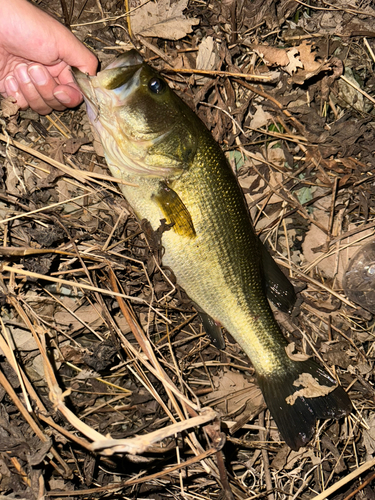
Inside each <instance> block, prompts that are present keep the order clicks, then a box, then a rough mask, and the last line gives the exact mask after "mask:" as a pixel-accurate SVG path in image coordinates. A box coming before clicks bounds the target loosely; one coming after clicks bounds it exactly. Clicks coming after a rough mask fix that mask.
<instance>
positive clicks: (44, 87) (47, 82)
mask: <svg viewBox="0 0 375 500" xmlns="http://www.w3.org/2000/svg"><path fill="white" fill-rule="evenodd" d="M27 73H28V75H29V77H30V78H31V81H32V83H33V84H34V86H35V90H36V91H37V92H38V94H39V95H40V97H41V98H42V99H43V101H44V102H45V103H46V104H47V105H48V106H50V107H51V108H52V109H56V110H59V111H62V110H63V109H65V104H64V103H63V102H62V101H61V100H57V99H56V97H55V95H54V91H55V89H56V87H57V86H58V84H57V83H56V81H55V79H54V78H53V77H52V76H51V74H50V73H49V71H48V69H47V68H46V67H44V66H42V65H41V64H30V65H29V66H28V67H27Z"/></svg>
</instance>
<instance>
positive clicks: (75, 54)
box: [58, 27, 98, 75]
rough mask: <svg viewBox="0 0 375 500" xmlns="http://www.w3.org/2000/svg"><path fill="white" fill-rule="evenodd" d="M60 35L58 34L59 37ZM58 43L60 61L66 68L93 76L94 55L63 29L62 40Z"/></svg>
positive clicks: (96, 65)
mask: <svg viewBox="0 0 375 500" xmlns="http://www.w3.org/2000/svg"><path fill="white" fill-rule="evenodd" d="M61 34H62V33H60V35H61ZM59 38H60V40H59V42H58V47H59V57H60V60H61V61H63V62H65V63H66V64H67V65H68V66H73V67H75V68H78V69H79V70H80V71H82V73H88V74H89V75H95V73H96V69H97V67H98V60H97V58H96V57H95V55H94V54H93V53H92V52H91V51H90V50H89V49H88V48H86V47H85V46H84V45H83V43H81V42H80V41H79V40H78V38H76V37H75V36H74V35H73V33H71V32H70V31H69V30H68V29H67V28H65V27H64V35H63V38H64V39H63V40H62V39H61V36H60V37H59Z"/></svg>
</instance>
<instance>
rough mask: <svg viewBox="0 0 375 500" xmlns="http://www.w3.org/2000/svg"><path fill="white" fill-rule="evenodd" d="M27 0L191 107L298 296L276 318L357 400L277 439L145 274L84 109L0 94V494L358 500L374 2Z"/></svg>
mask: <svg viewBox="0 0 375 500" xmlns="http://www.w3.org/2000/svg"><path fill="white" fill-rule="evenodd" d="M37 3H38V5H39V6H40V7H42V8H45V9H46V10H47V11H48V12H49V13H51V14H52V15H54V16H56V17H57V18H58V19H59V20H60V21H61V22H63V23H65V24H66V25H68V26H70V28H71V29H72V31H73V32H74V33H75V34H76V35H77V36H78V37H79V38H80V39H81V40H82V41H83V42H84V43H85V44H86V45H87V46H88V47H89V48H90V49H92V50H93V51H94V52H95V53H96V55H97V56H98V58H99V60H100V62H101V65H102V67H105V65H106V64H107V63H108V62H109V61H110V60H112V59H113V58H114V57H115V56H116V55H118V54H121V53H122V52H124V51H125V50H129V49H130V48H134V47H135V48H137V49H138V50H140V51H141V53H142V55H143V56H144V57H145V58H146V59H147V60H148V61H149V62H150V64H152V65H153V66H154V67H156V68H157V69H159V70H160V71H161V72H162V74H163V76H164V77H165V79H166V80H167V81H168V83H169V84H170V86H172V88H173V89H174V90H175V91H176V92H177V93H178V94H179V95H180V96H181V97H182V98H183V99H184V100H185V101H186V102H187V103H188V104H189V105H190V106H191V107H192V108H193V109H194V110H195V111H196V112H197V114H198V115H199V116H200V117H201V119H202V120H203V121H204V123H205V124H206V125H207V127H208V128H209V129H210V130H211V132H212V134H213V135H214V137H215V139H216V140H217V141H218V142H219V143H220V144H221V146H222V147H223V149H224V150H225V152H226V155H227V158H228V161H229V162H230V164H231V166H232V168H233V169H234V170H235V171H236V173H237V174H238V178H239V182H240V184H241V186H242V187H243V189H244V193H245V196H246V199H247V201H248V204H249V208H250V211H251V215H252V217H253V221H254V225H255V229H256V231H257V233H258V234H259V236H260V238H261V239H262V240H263V241H265V242H266V244H267V245H268V247H269V249H270V252H271V253H272V255H273V256H274V258H275V260H276V261H277V262H278V263H279V265H280V267H281V268H282V269H283V270H284V272H285V273H286V274H287V275H288V276H289V277H290V279H291V281H292V283H293V284H294V286H295V288H296V290H297V292H298V294H297V295H298V298H297V303H296V305H295V307H294V310H293V311H292V313H291V315H289V314H286V313H282V312H280V311H278V310H277V309H275V316H276V319H277V321H278V322H279V324H280V325H281V327H282V329H283V332H284V334H285V336H286V337H287V338H288V340H289V342H291V343H294V348H295V351H296V352H297V353H299V354H302V355H313V356H315V357H317V358H318V359H320V361H321V362H322V363H325V365H326V366H327V367H328V368H329V369H330V371H331V373H333V374H334V375H335V376H336V377H337V379H338V380H339V381H340V383H341V384H342V385H343V387H344V388H345V389H346V390H347V391H348V394H349V395H350V398H351V400H352V402H353V405H354V410H353V412H352V414H351V415H350V416H349V417H348V418H345V419H342V420H340V421H335V420H332V421H325V422H319V423H318V424H317V429H316V435H315V437H314V439H313V440H312V441H311V442H310V443H309V445H308V446H307V447H306V448H303V449H300V450H299V451H298V452H294V451H291V450H290V449H289V448H288V447H287V446H286V444H285V443H283V442H282V440H281V438H280V435H279V433H278V431H277V428H276V426H275V425H274V423H273V421H272V419H271V418H270V415H269V413H268V411H267V409H266V406H265V404H264V402H263V399H262V396H261V394H260V391H259V389H258V386H257V384H256V379H255V377H254V370H253V369H252V367H251V364H250V363H249V361H248V359H247V358H246V356H245V355H244V354H243V353H242V351H241V349H240V348H239V346H238V345H237V344H236V343H235V341H234V340H233V339H232V338H231V337H230V335H227V334H225V339H226V349H225V350H222V351H219V350H217V349H216V348H215V347H214V346H213V345H212V343H211V341H210V339H209V338H208V337H207V336H206V335H205V332H204V330H203V328H202V325H201V323H200V321H199V320H198V318H197V313H196V311H195V310H194V308H193V307H192V305H191V304H190V302H189V299H188V298H187V297H186V295H185V294H184V293H183V291H182V290H180V289H179V288H178V286H176V284H175V283H174V281H173V275H171V274H170V272H169V270H167V269H163V268H162V266H161V264H160V248H158V245H157V244H155V245H153V244H151V243H150V238H148V239H146V238H145V235H144V232H143V230H145V232H146V234H147V225H145V224H143V225H142V226H141V225H140V224H139V222H138V221H137V220H136V219H135V218H134V217H133V215H132V213H131V210H130V208H129V207H128V205H127V203H126V201H125V200H124V199H123V197H122V196H121V194H120V191H119V188H118V184H117V182H116V180H115V179H113V178H111V177H110V176H109V172H108V171H107V169H106V165H105V161H104V158H103V157H102V151H101V147H100V144H99V143H98V142H97V141H95V140H94V139H93V136H92V132H91V129H90V125H89V122H88V119H87V117H86V114H85V108H84V105H82V106H81V107H80V108H79V109H75V110H68V111H65V112H64V113H52V114H51V115H49V116H47V117H41V116H38V115H37V114H36V113H34V112H32V111H30V110H28V111H19V110H18V109H17V107H14V106H13V105H12V103H11V102H9V101H4V100H3V101H0V105H1V112H0V124H1V127H2V133H1V135H0V167H1V170H0V171H1V179H0V182H1V187H0V188H1V189H0V217H1V224H0V232H1V235H2V247H1V248H0V253H1V254H2V255H3V259H2V267H1V284H0V286H1V291H0V293H1V295H0V300H1V305H2V315H1V335H0V353H1V356H0V403H1V404H0V412H1V414H0V436H1V439H0V491H1V493H2V495H6V496H7V497H9V498H28V499H33V498H42V497H43V496H44V495H47V496H49V497H51V498H52V497H59V498H60V497H61V498H62V497H65V496H70V497H75V498H88V497H93V498H98V497H101V496H106V497H110V498H115V497H119V498H120V497H121V498H132V499H133V498H137V499H148V498H153V499H165V498H196V499H203V498H228V499H229V498H236V499H245V498H247V499H253V498H254V499H255V498H268V499H269V500H272V499H274V500H276V499H293V500H294V499H306V500H307V499H312V498H317V499H323V498H325V495H324V494H322V495H319V493H321V492H322V491H323V490H326V489H328V492H327V495H329V498H331V499H340V500H341V499H343V500H344V499H345V500H349V498H356V499H358V500H359V499H362V500H363V499H374V497H375V495H374V491H373V485H374V482H373V481H374V480H375V473H374V466H375V461H374V453H375V431H374V423H375V413H374V388H373V383H374V375H373V366H374V359H375V353H374V345H375V344H374V326H373V325H374V323H373V315H374V314H375V297H374V292H373V289H374V280H373V276H374V273H373V269H374V262H375V254H374V251H375V250H374V246H375V243H373V242H374V241H375V240H374V228H375V222H374V219H373V217H374V210H375V202H374V196H373V194H374V191H375V190H374V186H375V183H374V178H375V157H374V151H375V140H374V139H375V137H374V136H375V120H374V97H373V95H374V91H373V90H374V83H375V79H374V76H373V67H374V64H375V60H374V54H373V50H374V46H375V42H374V40H375V31H373V24H374V17H375V10H374V8H373V4H372V2H369V1H367V2H366V1H365V2H360V1H356V2H352V3H349V2H345V0H343V1H342V0H337V1H333V2H332V3H328V2H320V1H317V2H313V4H311V5H310V4H307V3H306V4H305V3H304V2H297V1H290V0H286V1H284V0H281V1H278V2H276V1H275V0H260V1H256V2H250V1H247V0H245V1H236V0H233V1H232V0H225V1H224V0H223V1H222V2H216V1H214V0H210V1H208V2H202V1H198V0H197V1H194V0H191V1H189V2H188V1H187V0H177V1H175V2H173V1H171V0H161V1H159V2H132V1H131V0H130V1H129V5H128V3H127V2H126V1H125V4H124V3H123V2H117V1H116V0H112V1H104V0H97V1H93V0H88V1H83V0H77V1H76V2H72V3H71V4H70V3H66V2H65V0H61V3H60V2H58V1H52V2H47V1H40V2H37ZM127 13H129V15H128V14H127ZM202 408H207V409H206V410H204V411H202ZM210 408H211V410H210ZM193 419H194V420H193ZM139 436H142V437H139ZM107 438H108V439H107ZM112 440H115V441H112ZM120 440H121V441H120Z"/></svg>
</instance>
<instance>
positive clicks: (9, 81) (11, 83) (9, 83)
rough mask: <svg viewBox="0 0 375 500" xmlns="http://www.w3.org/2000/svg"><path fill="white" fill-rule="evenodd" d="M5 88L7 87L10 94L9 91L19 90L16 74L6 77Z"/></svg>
mask: <svg viewBox="0 0 375 500" xmlns="http://www.w3.org/2000/svg"><path fill="white" fill-rule="evenodd" d="M5 88H6V89H7V93H8V94H9V92H18V91H19V88H20V87H19V85H18V82H17V80H16V79H15V78H14V76H8V77H7V78H5Z"/></svg>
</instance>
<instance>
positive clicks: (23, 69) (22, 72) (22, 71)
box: [14, 64, 31, 83]
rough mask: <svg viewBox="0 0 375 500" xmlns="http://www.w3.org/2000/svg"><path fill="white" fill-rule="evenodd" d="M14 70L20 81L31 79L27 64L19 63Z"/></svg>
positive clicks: (24, 81) (25, 81)
mask: <svg viewBox="0 0 375 500" xmlns="http://www.w3.org/2000/svg"><path fill="white" fill-rule="evenodd" d="M14 72H15V73H16V75H17V76H18V78H19V80H20V81H21V82H22V83H30V81H31V80H30V77H29V74H28V72H27V64H19V65H18V66H16V68H15V69H14Z"/></svg>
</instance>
